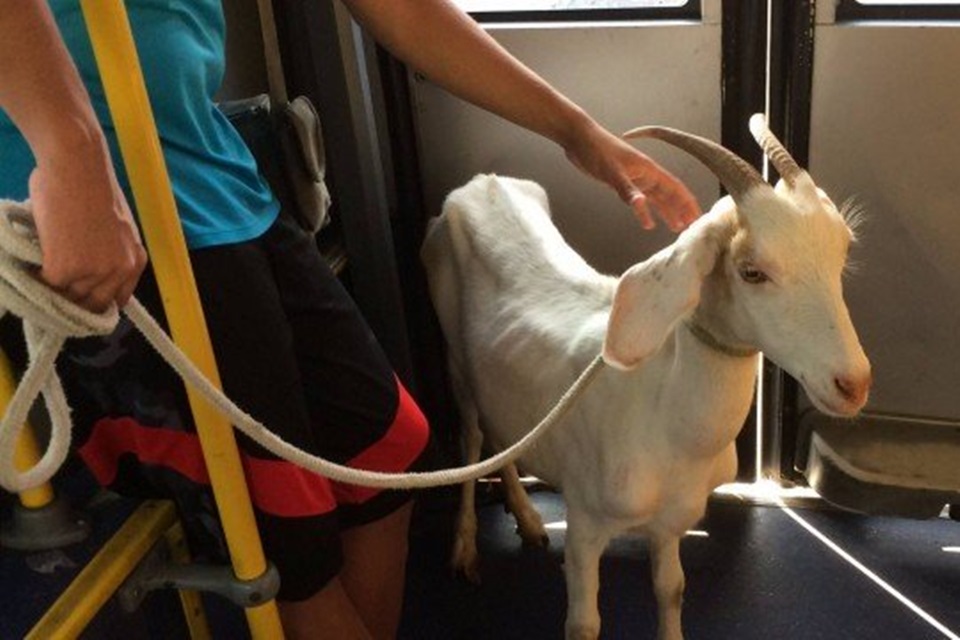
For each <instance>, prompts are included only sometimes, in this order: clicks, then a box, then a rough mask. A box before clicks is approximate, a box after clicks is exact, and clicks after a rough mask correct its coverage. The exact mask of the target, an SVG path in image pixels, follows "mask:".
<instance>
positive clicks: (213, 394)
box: [0, 200, 603, 492]
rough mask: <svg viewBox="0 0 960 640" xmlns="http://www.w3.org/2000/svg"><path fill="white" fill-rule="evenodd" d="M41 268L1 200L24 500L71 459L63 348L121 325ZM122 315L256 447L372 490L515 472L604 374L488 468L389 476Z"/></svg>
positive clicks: (19, 212)
mask: <svg viewBox="0 0 960 640" xmlns="http://www.w3.org/2000/svg"><path fill="white" fill-rule="evenodd" d="M38 264H40V248H39V245H38V244H37V240H36V230H35V228H34V226H33V221H32V217H31V214H30V208H29V204H28V203H17V202H12V201H9V200H0V316H2V315H3V314H4V313H6V312H7V311H8V310H9V311H11V312H13V313H14V314H15V315H18V316H20V317H21V318H23V324H24V333H25V337H26V339H27V345H28V351H29V354H30V364H29V366H28V368H27V371H26V373H25V374H24V376H23V379H22V380H21V382H20V385H19V386H18V388H17V391H16V393H15V394H14V397H13V399H12V400H11V402H10V405H9V406H8V407H7V411H6V413H5V415H4V416H3V418H2V420H0V486H2V487H3V488H4V489H6V490H8V491H11V492H21V491H24V490H27V489H30V488H33V487H36V486H38V485H40V484H43V483H44V482H46V481H48V480H49V479H50V478H51V477H53V475H54V474H55V473H56V472H57V470H58V469H59V468H60V466H61V465H62V464H63V462H64V460H65V459H66V456H67V454H68V453H69V449H70V437H71V423H70V410H69V407H68V406H67V401H66V397H65V396H64V393H63V388H62V386H61V384H60V379H59V377H58V376H57V374H56V371H55V369H54V363H55V361H56V357H57V355H58V354H59V352H60V349H61V348H62V346H63V343H64V341H65V340H66V338H67V337H86V336H91V335H106V334H109V333H111V332H112V331H113V330H114V328H115V327H116V324H117V322H118V320H119V317H118V314H117V311H116V309H115V308H114V309H111V310H110V311H108V312H107V313H105V314H103V315H97V314H93V313H91V312H89V311H87V310H85V309H83V308H82V307H80V306H78V305H75V304H73V303H72V302H70V301H69V300H67V299H65V298H63V297H62V296H60V295H59V294H58V293H57V292H55V291H53V290H52V289H50V288H49V287H47V286H46V285H44V284H43V283H41V282H40V281H39V280H37V278H36V277H35V276H34V272H35V270H36V265H38ZM123 312H124V314H126V315H127V317H128V318H130V320H131V321H132V322H133V324H134V326H136V327H137V328H138V329H139V330H140V331H141V332H142V333H143V335H144V337H145V338H146V339H147V341H148V342H149V343H150V344H151V345H152V346H153V347H154V348H155V349H156V350H157V352H158V353H159V354H160V355H161V357H163V359H164V360H166V361H167V363H169V364H170V366H171V367H173V369H174V370H175V371H176V372H177V373H178V374H180V376H181V377H182V378H183V379H184V381H186V382H187V383H188V384H190V385H193V386H194V387H195V388H196V389H197V390H199V391H200V393H201V394H202V395H203V396H204V397H205V398H206V399H207V400H208V401H209V402H210V403H211V405H212V406H213V407H214V408H215V409H217V410H218V411H219V412H220V413H222V414H223V415H224V416H226V417H227V418H228V419H229V420H230V421H231V422H232V423H233V424H234V426H235V427H236V428H237V429H239V430H240V431H242V432H243V433H245V434H246V435H247V436H249V437H250V438H251V439H253V440H254V441H255V442H256V443H257V444H259V445H261V446H262V447H263V448H265V449H266V450H268V451H270V452H271V453H273V454H274V455H277V456H279V457H281V458H283V459H285V460H288V461H290V462H292V463H294V464H296V465H297V466H300V467H302V468H304V469H307V470H309V471H313V472H315V473H318V474H320V475H322V476H325V477H327V478H330V479H332V480H336V481H339V482H344V483H348V484H355V485H361V486H365V487H374V488H391V489H422V488H426V487H436V486H441V485H449V484H459V483H461V482H467V481H469V480H474V479H476V478H479V477H481V476H484V475H487V474H489V473H492V472H494V471H496V470H498V469H500V468H501V467H503V466H506V465H507V464H510V463H511V462H513V461H514V460H516V459H517V458H518V457H520V456H521V455H523V453H524V452H526V451H527V449H529V448H530V447H531V446H533V444H534V443H535V442H536V441H537V440H538V439H539V437H540V436H541V435H543V434H544V433H545V432H546V430H547V429H549V428H550V427H551V426H553V425H554V424H556V423H557V422H559V420H560V419H561V418H563V416H564V415H565V414H566V413H567V411H568V410H569V408H570V406H571V405H572V403H573V402H574V401H575V400H576V399H577V398H578V397H579V395H580V394H581V393H582V392H583V390H584V389H585V388H586V387H587V386H588V385H589V384H590V382H592V381H593V379H594V378H595V377H596V374H597V373H598V372H599V371H600V369H601V368H602V367H603V360H602V358H601V357H600V356H597V357H596V358H595V359H594V360H593V361H592V362H591V363H590V365H589V366H587V368H586V369H585V370H584V371H583V373H581V374H580V376H579V377H578V378H577V379H576V380H575V381H574V383H573V384H572V385H571V386H570V388H569V389H568V390H567V391H566V392H565V393H564V394H563V396H561V398H560V399H559V401H558V402H557V404H556V405H555V406H554V407H553V408H552V409H551V410H550V411H549V412H548V413H547V415H546V416H544V418H543V419H542V420H541V421H540V422H539V423H538V424H537V426H536V427H535V428H534V429H533V430H532V431H530V432H529V433H527V434H526V435H525V436H524V437H523V438H521V439H520V440H518V441H517V442H516V443H514V444H513V445H512V446H511V447H509V448H507V449H505V450H503V451H502V452H500V453H498V454H496V455H494V456H491V457H490V458H487V459H486V460H483V461H481V462H478V463H476V464H472V465H467V466H464V467H457V468H452V469H440V470H437V471H428V472H418V473H382V472H375V471H366V470H362V469H354V468H352V467H347V466H344V465H340V464H336V463H334V462H331V461H329V460H325V459H324V458H321V457H319V456H314V455H312V454H309V453H307V452H305V451H303V450H301V449H298V448H297V447H294V446H293V445H291V444H289V443H287V442H285V441H284V440H283V439H281V438H279V437H278V436H277V435H276V434H274V433H273V432H271V431H270V430H268V429H267V428H266V427H265V426H264V425H263V424H262V423H260V422H258V421H257V420H255V419H253V418H252V417H251V416H250V415H248V414H247V413H246V412H244V411H243V410H242V409H240V408H239V407H237V405H236V404H234V403H233V401H231V400H230V399H229V398H228V397H226V396H225V395H224V394H223V392H222V391H220V390H219V389H217V388H216V387H215V386H214V385H213V384H211V383H210V381H209V380H207V378H206V377H205V376H204V375H203V373H202V372H201V371H200V370H199V369H197V367H196V366H195V365H194V364H193V363H192V362H191V361H190V360H189V359H188V358H187V357H186V356H185V355H184V354H183V352H182V351H180V349H179V348H178V347H177V346H176V345H175V344H174V343H173V341H172V340H171V339H170V337H169V336H168V335H167V334H166V333H165V332H164V331H163V329H161V328H160V326H159V325H158V324H157V322H156V320H154V319H153V318H152V317H151V316H150V314H149V313H148V312H147V310H146V309H144V307H143V305H141V304H140V302H139V301H137V300H136V299H135V298H134V299H131V300H130V302H129V303H128V304H127V305H126V307H124V309H123ZM41 393H42V394H43V396H44V400H45V402H46V405H47V409H48V412H49V414H50V418H51V433H50V443H49V445H48V446H47V450H46V452H45V453H44V455H43V456H42V457H41V459H40V461H39V462H37V463H36V464H35V465H34V466H33V467H32V468H31V469H29V470H27V471H19V470H17V468H16V466H15V464H14V455H15V450H16V444H17V440H18V438H19V436H20V432H21V431H22V429H23V426H24V424H25V422H26V418H27V412H28V411H29V410H30V407H31V406H33V403H34V401H35V400H36V398H37V396H38V395H39V394H41Z"/></svg>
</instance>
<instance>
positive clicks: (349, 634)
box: [277, 578, 376, 640]
mask: <svg viewBox="0 0 960 640" xmlns="http://www.w3.org/2000/svg"><path fill="white" fill-rule="evenodd" d="M277 608H278V609H279V611H280V621H281V623H282V624H283V633H284V636H285V637H286V640H300V639H301V638H303V639H308V638H309V639H315V638H337V639H338V640H369V639H371V638H374V637H376V636H374V635H372V634H371V633H370V632H369V631H368V630H367V627H366V625H365V624H364V620H363V618H362V617H361V614H360V613H359V612H358V611H357V610H356V608H355V607H354V605H353V601H352V600H351V598H350V597H349V596H348V595H347V593H346V591H345V590H344V587H343V585H342V584H341V581H340V580H339V579H338V578H334V579H333V580H331V581H330V582H329V583H327V585H326V586H325V587H324V588H323V589H321V590H320V591H318V592H317V593H315V594H313V595H312V596H310V597H309V598H307V599H306V600H299V601H296V602H283V601H279V600H278V601H277Z"/></svg>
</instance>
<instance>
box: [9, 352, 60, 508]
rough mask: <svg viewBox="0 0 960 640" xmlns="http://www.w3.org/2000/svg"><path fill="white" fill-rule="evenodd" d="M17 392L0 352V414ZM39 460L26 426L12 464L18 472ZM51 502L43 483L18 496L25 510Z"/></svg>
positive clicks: (36, 449)
mask: <svg viewBox="0 0 960 640" xmlns="http://www.w3.org/2000/svg"><path fill="white" fill-rule="evenodd" d="M16 390H17V382H16V380H15V378H14V376H13V367H12V366H11V365H10V361H9V360H8V359H7V356H6V354H4V353H3V352H2V351H0V413H5V412H6V411H7V405H9V404H10V400H12V399H13V394H14V393H15V392H16ZM39 460H40V447H39V446H38V445H37V439H36V437H35V436H34V435H33V429H32V428H31V427H30V425H26V427H25V428H24V429H23V431H21V432H20V439H19V440H18V441H17V449H16V451H14V453H13V463H14V465H16V467H17V469H18V470H20V471H26V470H27V469H30V468H31V467H33V465H35V464H36V463H37V462H38V461H39ZM51 502H53V487H52V486H50V483H49V482H47V483H44V484H42V485H40V486H39V487H35V488H33V489H28V490H27V491H24V492H23V493H21V494H20V504H22V505H23V506H24V507H26V508H27V509H39V508H41V507H45V506H47V505H48V504H50V503H51Z"/></svg>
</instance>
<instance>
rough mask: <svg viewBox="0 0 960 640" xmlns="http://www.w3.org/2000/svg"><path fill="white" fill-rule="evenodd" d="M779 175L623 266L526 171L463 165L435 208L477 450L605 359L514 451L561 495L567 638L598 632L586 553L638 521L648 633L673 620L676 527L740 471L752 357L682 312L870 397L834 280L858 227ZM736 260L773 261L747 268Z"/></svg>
mask: <svg viewBox="0 0 960 640" xmlns="http://www.w3.org/2000/svg"><path fill="white" fill-rule="evenodd" d="M811 184H812V183H811ZM789 191H790V190H789V189H787V188H786V187H784V186H783V185H779V186H778V188H777V193H776V194H775V193H774V191H773V190H772V189H769V188H768V190H766V191H761V190H756V191H750V192H749V193H748V196H749V197H747V198H745V199H742V201H741V206H740V211H739V212H738V211H737V206H736V205H735V203H734V202H733V200H731V199H730V198H729V197H726V198H723V199H721V200H720V201H718V202H717V203H716V204H715V205H714V207H713V208H712V210H711V211H710V212H709V213H707V214H706V215H704V216H703V217H702V218H701V219H699V220H698V221H697V222H696V223H695V224H693V225H692V226H691V227H690V228H689V229H687V230H686V231H685V232H684V233H683V234H681V235H680V236H679V238H678V239H677V241H676V242H675V243H674V244H673V245H671V246H669V247H667V248H665V249H663V250H662V251H660V252H659V253H657V254H655V255H654V256H652V257H651V258H649V259H648V260H646V261H644V262H642V263H640V264H637V265H635V266H633V267H632V268H631V269H629V270H628V271H627V272H626V273H625V274H624V275H623V276H622V277H621V278H620V279H617V278H613V277H609V276H605V275H601V274H599V273H597V272H596V271H595V270H594V269H592V268H591V267H590V266H589V265H588V264H587V263H586V262H585V261H584V260H583V259H582V258H581V257H580V256H579V255H577V253H576V252H574V251H573V250H572V249H571V248H570V247H569V246H568V245H567V244H566V242H565V241H564V240H563V238H562V237H561V235H560V233H559V232H558V231H557V229H556V228H555V227H554V226H553V224H552V222H551V219H550V214H549V209H548V204H547V197H546V194H545V192H544V191H543V189H542V188H540V187H539V186H538V185H537V184H535V183H532V182H527V181H523V180H516V179H511V178H504V177H497V176H492V175H483V176H477V177H476V178H474V179H473V180H472V181H471V182H470V183H469V184H467V185H466V186H464V187H461V188H460V189H457V190H456V191H454V192H453V193H451V194H450V195H449V197H448V198H447V200H446V203H445V205H444V210H443V214H442V215H441V216H440V217H439V218H437V219H435V220H434V221H433V222H432V223H431V226H430V229H429V230H428V234H427V239H426V241H425V243H424V246H423V251H422V258H423V261H424V264H425V266H426V269H427V274H428V279H429V284H430V289H431V295H432V298H433V302H434V305H435V307H436V310H437V313H438V315H439V318H440V321H441V325H442V328H443V331H444V334H445V336H446V339H447V346H448V356H449V360H450V368H451V375H452V379H453V385H454V390H455V393H456V396H457V400H458V403H459V405H460V409H461V416H462V419H463V421H464V425H463V426H464V430H465V434H466V442H467V456H468V458H469V459H470V460H471V461H473V460H476V459H478V458H479V454H480V446H481V441H482V437H483V436H481V429H482V433H483V434H485V436H486V437H487V438H488V443H489V444H490V445H491V447H492V448H494V449H500V448H503V447H505V446H507V445H509V444H511V443H512V442H515V441H516V440H518V439H519V438H520V437H521V436H522V435H523V434H524V433H526V432H527V431H528V430H529V429H530V428H531V426H532V425H534V424H536V423H537V422H538V421H539V420H540V419H541V418H542V416H543V415H544V414H546V412H547V411H548V410H549V408H550V407H551V406H552V405H553V403H555V402H556V401H557V399H558V398H559V397H560V395H561V394H562V393H563V391H565V390H566V389H567V388H568V387H569V385H570V384H571V382H573V380H574V379H575V378H576V377H577V375H578V374H579V373H580V372H581V371H582V370H583V369H584V368H585V367H586V366H587V365H588V364H589V362H590V361H591V360H592V359H593V358H594V357H596V355H597V354H599V353H601V351H602V352H603V355H604V359H605V360H606V361H607V363H608V364H610V365H613V366H611V367H606V368H605V369H603V370H602V371H601V372H600V373H599V375H598V377H597V379H596V380H595V381H594V382H593V384H592V386H590V387H589V388H588V389H587V390H586V392H585V394H584V395H583V396H581V398H580V399H579V401H578V402H577V404H576V405H575V406H574V407H573V409H572V410H571V413H570V414H569V415H568V417H567V418H566V419H565V420H564V421H563V422H561V423H560V424H558V425H556V426H555V427H554V428H553V429H552V430H551V431H550V432H548V434H547V435H546V436H545V437H544V439H543V440H541V441H540V443H539V444H538V445H536V446H535V447H534V448H533V449H532V450H531V452H529V453H528V454H526V455H525V456H524V457H523V458H522V460H521V466H522V467H523V468H524V469H525V470H526V471H528V472H530V473H532V474H534V475H536V476H537V477H539V478H541V479H543V480H545V481H546V482H548V483H550V484H551V485H553V486H554V487H556V488H557V489H558V490H560V491H561V492H562V493H563V496H564V500H565V502H566V505H567V533H566V545H565V573H566V583H567V593H568V603H569V604H568V609H567V620H566V635H567V637H568V638H596V637H597V636H598V635H599V631H600V617H599V613H598V610H597V592H598V587H599V585H598V579H599V578H598V565H599V558H600V555H601V553H602V552H603V550H604V548H605V546H606V545H607V543H608V542H609V540H610V539H611V538H612V537H614V536H616V535H618V534H621V533H623V532H625V531H626V530H628V529H638V530H639V531H641V532H642V533H644V534H646V535H647V536H648V538H649V541H650V550H651V562H652V571H653V578H654V586H655V593H656V597H657V601H658V611H659V637H661V638H670V639H675V638H681V637H682V632H681V626H680V606H681V600H682V593H683V586H684V577H683V571H682V568H681V565H680V557H679V540H680V537H681V536H683V534H684V533H685V532H686V531H687V530H688V529H689V528H691V527H692V526H694V525H695V524H696V523H697V521H698V520H699V519H700V518H701V517H702V515H703V513H704V509H705V506H706V500H707V497H708V496H709V494H710V493H711V491H712V490H713V489H714V488H716V487H717V486H718V485H720V484H722V483H725V482H729V481H731V480H732V479H733V478H734V476H735V471H736V465H737V463H736V451H735V448H734V439H735V437H736V435H737V433H738V432H739V430H740V428H741V425H742V424H743V422H744V420H745V418H746V416H747V413H748V411H749V408H750V405H751V399H752V396H753V390H754V382H755V376H756V370H757V359H756V357H755V356H754V357H749V356H741V357H736V356H733V355H731V354H728V353H723V352H721V351H718V350H716V349H714V348H710V347H708V346H706V344H705V343H704V342H703V341H701V340H699V339H697V338H696V337H694V335H693V333H691V331H690V329H689V328H687V326H686V325H685V324H684V322H680V321H681V320H684V319H690V318H695V319H696V322H697V324H698V325H700V326H702V327H704V328H705V329H707V330H708V331H709V333H710V334H711V335H712V336H713V337H715V338H716V339H717V340H718V341H719V342H722V343H723V344H726V345H729V346H736V347H738V348H757V349H762V350H763V351H764V352H765V353H767V354H768V355H769V356H770V357H772V359H773V360H774V361H776V362H777V363H778V364H779V365H780V366H782V367H784V368H785V369H786V370H787V371H788V372H790V373H791V374H793V375H794V376H795V377H796V378H797V379H798V380H800V381H801V382H802V383H803V384H804V385H805V387H806V389H807V390H808V393H809V395H810V396H811V398H812V399H813V401H814V402H815V403H816V404H817V405H818V406H819V407H820V408H821V409H824V410H826V411H828V412H830V413H833V414H843V415H849V414H853V413H856V411H858V410H859V409H860V408H861V406H862V405H863V403H864V402H865V401H866V394H867V389H868V388H869V376H870V373H869V363H868V362H867V359H866V356H865V355H864V354H863V351H862V349H861V348H860V345H859V342H858V341H857V336H856V334H855V332H854V330H853V327H852V325H851V322H850V319H849V316H848V314H847V310H846V306H845V305H844V303H843V300H842V296H841V291H840V276H841V271H842V269H843V264H844V260H845V257H846V252H847V246H848V244H849V242H850V240H851V235H852V234H851V232H850V231H849V229H848V228H847V226H846V224H845V223H844V221H843V219H842V217H841V216H840V215H839V213H838V212H837V210H836V208H835V207H834V206H833V205H832V203H830V201H829V199H826V196H823V195H822V193H821V194H820V195H821V198H822V202H821V203H820V205H821V206H818V207H814V209H815V210H810V209H811V208H810V207H808V206H806V204H809V203H806V204H805V203H802V202H794V201H793V200H792V199H791V193H789ZM745 265H748V266H752V267H756V268H761V269H762V270H763V271H765V272H766V273H767V274H768V275H769V276H770V278H771V281H770V282H765V283H761V284H750V283H747V282H745V281H744V280H743V279H742V278H741V277H740V276H739V275H738V274H739V272H740V271H742V270H743V269H744V268H745ZM838 381H844V382H842V383H841V382H838ZM844 389H845V390H846V391H845V392H843V390H844ZM503 475H504V479H505V486H506V489H507V502H508V507H509V508H510V509H511V511H512V512H513V513H514V514H515V515H516V517H517V520H518V524H519V529H520V533H521V535H522V536H523V537H524V539H525V540H527V541H530V542H534V543H536V542H540V541H545V540H546V534H545V530H544V528H543V524H542V522H541V520H540V518H539V516H538V515H537V513H536V511H535V509H534V508H533V506H532V504H531V503H530V501H529V498H527V496H526V494H525V493H524V491H523V489H522V487H520V485H519V483H518V481H517V474H516V470H515V469H514V468H509V469H507V470H505V472H504V474H503ZM473 508H474V503H473V486H472V484H471V485H467V486H465V487H464V490H463V500H462V504H461V509H460V514H459V524H458V530H457V539H456V543H455V546H454V556H453V563H454V565H455V566H456V567H457V568H459V569H461V570H463V571H465V572H466V573H467V575H468V576H469V577H472V578H474V579H476V577H477V552H476V542H475V537H476V516H475V514H474V511H473Z"/></svg>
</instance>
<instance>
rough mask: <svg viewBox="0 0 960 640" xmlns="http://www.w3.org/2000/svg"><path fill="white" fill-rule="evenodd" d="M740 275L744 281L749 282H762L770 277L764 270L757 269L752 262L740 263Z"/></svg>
mask: <svg viewBox="0 0 960 640" xmlns="http://www.w3.org/2000/svg"><path fill="white" fill-rule="evenodd" d="M740 277H741V278H742V279H743V281H744V282H746V283H749V284H760V283H761V282H766V281H767V280H769V279H770V278H768V277H767V274H765V273H764V272H763V271H760V269H757V268H756V267H755V266H753V265H752V264H743V265H740Z"/></svg>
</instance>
